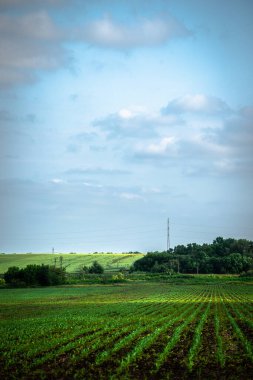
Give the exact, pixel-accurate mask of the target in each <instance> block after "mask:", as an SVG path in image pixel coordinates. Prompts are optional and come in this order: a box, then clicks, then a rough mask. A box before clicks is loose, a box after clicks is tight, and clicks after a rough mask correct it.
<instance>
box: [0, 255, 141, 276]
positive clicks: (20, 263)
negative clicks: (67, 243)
mask: <svg viewBox="0 0 253 380" xmlns="http://www.w3.org/2000/svg"><path fill="white" fill-rule="evenodd" d="M60 257H62V258H63V266H64V267H66V271H67V272H73V271H76V270H77V269H78V268H79V267H80V266H84V265H86V266H89V265H91V263H92V262H93V261H95V260H96V261H98V262H99V263H100V264H101V265H103V267H104V268H105V270H115V269H116V270H117V269H119V268H120V267H124V268H129V267H130V266H131V265H132V263H133V262H134V261H135V260H138V259H140V258H141V257H143V254H141V253H140V254H132V253H118V254H117V253H108V254H102V253H95V254H94V253H93V254H85V253H76V254H70V253H64V254H57V253H55V254H50V253H44V254H43V253H37V254H35V253H30V254H29V253H26V254H6V255H3V254H2V255H0V274H1V273H4V272H6V271H7V269H8V268H9V267H11V266H17V267H20V268H24V267H25V266H26V265H28V264H45V265H54V264H56V265H59V259H60Z"/></svg>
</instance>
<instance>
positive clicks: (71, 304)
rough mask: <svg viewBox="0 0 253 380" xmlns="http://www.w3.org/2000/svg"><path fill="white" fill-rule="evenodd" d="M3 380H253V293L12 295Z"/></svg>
mask: <svg viewBox="0 0 253 380" xmlns="http://www.w3.org/2000/svg"><path fill="white" fill-rule="evenodd" d="M0 300H1V305H0V308H1V323H0V326H1V328H0V333H1V345H0V351H1V354H0V377H1V378H2V379H71V378H73V379H91V378H97V379H109V378H110V379H167V378H169V379H197V378H200V379H228V378H229V379H252V378H253V284H250V283H240V282H234V283H233V282H231V283H230V282H222V280H219V281H215V282H214V283H208V284H196V283H195V284H194V283H189V284H187V285H186V284H182V285H181V284H173V283H150V282H141V283H134V282H133V283H126V284H121V285H85V286H73V287H70V286H64V287H58V288H56V287H55V288H53V287H52V288H47V289H46V288H43V289H42V288H34V289H2V290H0Z"/></svg>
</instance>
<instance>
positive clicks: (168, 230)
mask: <svg viewBox="0 0 253 380" xmlns="http://www.w3.org/2000/svg"><path fill="white" fill-rule="evenodd" d="M169 250H170V218H168V220H167V253H169Z"/></svg>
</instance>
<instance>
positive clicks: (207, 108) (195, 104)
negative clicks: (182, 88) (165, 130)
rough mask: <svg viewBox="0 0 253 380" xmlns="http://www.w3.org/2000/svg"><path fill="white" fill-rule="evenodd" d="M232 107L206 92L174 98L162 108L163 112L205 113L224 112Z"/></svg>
mask: <svg viewBox="0 0 253 380" xmlns="http://www.w3.org/2000/svg"><path fill="white" fill-rule="evenodd" d="M229 111H230V108H229V107H228V105H227V104H226V103H225V102H224V101H223V100H221V99H219V98H217V97H214V96H207V95H204V94H195V95H185V96H182V97H181V98H178V99H174V100H172V101H170V102H169V103H168V105H167V106H166V107H165V108H163V109H162V113H163V114H169V113H205V114H208V115H209V114H222V113H228V112H229Z"/></svg>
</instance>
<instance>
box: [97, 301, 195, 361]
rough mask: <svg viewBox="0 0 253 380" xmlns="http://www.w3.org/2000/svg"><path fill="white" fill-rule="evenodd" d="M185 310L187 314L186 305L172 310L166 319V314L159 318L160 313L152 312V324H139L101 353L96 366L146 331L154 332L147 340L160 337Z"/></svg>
mask: <svg viewBox="0 0 253 380" xmlns="http://www.w3.org/2000/svg"><path fill="white" fill-rule="evenodd" d="M185 309H187V310H186V312H189V308H188V305H186V304H182V305H181V306H180V307H179V308H178V309H176V310H174V312H173V313H172V314H169V317H168V314H166V315H162V316H159V315H160V312H157V310H155V311H153V312H154V314H155V317H156V318H155V319H154V320H153V322H149V323H146V324H143V323H142V324H140V326H139V327H137V328H136V329H135V330H134V331H132V332H131V333H130V334H129V335H127V336H125V337H124V338H123V339H121V340H120V341H118V342H117V343H116V344H115V346H114V347H112V348H111V350H106V351H103V352H101V353H100V354H99V355H98V357H97V359H96V363H97V364H101V363H103V362H104V361H105V360H107V359H108V358H109V357H110V355H112V354H115V353H116V352H117V351H119V350H120V349H122V348H124V347H126V346H127V345H129V344H130V343H131V342H132V341H134V340H136V339H138V337H140V336H142V335H143V334H146V333H147V331H153V330H155V332H154V333H153V335H152V337H151V335H150V334H146V337H149V338H148V339H150V337H151V338H152V340H153V339H155V338H156V335H160V334H161V333H162V331H163V330H164V329H167V328H168V326H170V325H171V324H172V323H173V321H174V318H175V316H176V317H177V319H178V315H179V313H180V317H182V313H183V312H184V310H185ZM168 318H170V322H169V325H168V322H167V321H168ZM141 344H142V345H145V342H144V343H143V340H142V341H141ZM144 349H145V347H144ZM139 351H140V353H141V350H140V349H139ZM134 352H135V354H136V350H134Z"/></svg>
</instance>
